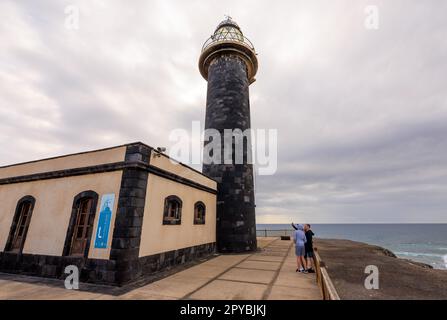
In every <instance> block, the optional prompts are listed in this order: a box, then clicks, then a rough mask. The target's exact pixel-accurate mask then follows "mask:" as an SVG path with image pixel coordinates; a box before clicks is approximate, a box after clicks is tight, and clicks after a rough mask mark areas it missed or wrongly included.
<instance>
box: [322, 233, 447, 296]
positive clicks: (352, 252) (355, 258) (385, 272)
mask: <svg viewBox="0 0 447 320" xmlns="http://www.w3.org/2000/svg"><path fill="white" fill-rule="evenodd" d="M315 247H316V248H317V251H318V253H319V254H320V256H321V259H322V260H323V262H324V263H325V265H326V267H327V271H328V273H329V276H330V277H331V279H332V282H333V283H334V286H335V287H336V289H337V291H338V294H339V296H340V298H341V299H393V300H394V299H447V270H434V269H432V268H431V267H430V266H428V265H424V264H421V263H417V262H412V261H410V260H405V259H399V258H396V257H395V255H394V254H393V253H392V252H390V251H389V250H386V249H384V248H381V247H377V246H372V245H368V244H365V243H360V242H354V241H349V240H332V239H317V240H315ZM368 265H375V266H377V267H378V270H379V289H378V290H367V289H366V288H365V285H364V283H365V279H366V277H367V276H368V274H366V273H365V268H366V266H368Z"/></svg>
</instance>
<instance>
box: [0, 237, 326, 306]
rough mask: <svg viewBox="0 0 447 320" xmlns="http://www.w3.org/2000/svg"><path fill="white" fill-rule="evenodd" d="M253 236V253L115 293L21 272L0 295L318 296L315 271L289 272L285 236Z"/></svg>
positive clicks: (0, 284) (3, 282) (291, 259)
mask: <svg viewBox="0 0 447 320" xmlns="http://www.w3.org/2000/svg"><path fill="white" fill-rule="evenodd" d="M258 241H259V243H258V244H259V247H260V248H262V250H261V251H259V252H257V253H254V254H242V255H221V256H218V257H216V258H213V259H210V260H208V261H206V262H203V263H201V264H199V265H196V266H193V267H191V268H188V269H186V270H183V271H181V272H178V273H175V274H173V275H171V276H169V277H167V278H164V279H162V280H159V281H156V282H153V283H151V284H148V285H145V286H142V287H140V288H137V289H134V290H132V291H129V292H127V293H124V294H121V295H111V294H103V293H93V292H86V291H79V290H66V289H64V288H63V283H62V282H61V281H53V282H52V283H51V285H50V281H48V280H42V279H41V278H32V277H26V281H23V279H24V277H20V276H10V275H7V276H6V275H4V274H3V275H1V276H0V299H142V300H154V299H156V300H161V299H165V300H166V299H168V300H170V299H194V300H195V299H197V300H202V299H216V300H235V299H238V300H239V299H240V300H259V299H271V300H304V299H312V300H319V299H321V295H320V291H319V289H318V287H317V284H316V281H315V275H314V274H299V273H296V272H295V269H296V267H295V265H296V262H295V255H294V249H293V247H292V243H291V242H290V241H281V240H279V239H277V238H260V239H259V240H258ZM90 287H92V286H90ZM81 289H82V284H81ZM98 290H100V287H99V286H98Z"/></svg>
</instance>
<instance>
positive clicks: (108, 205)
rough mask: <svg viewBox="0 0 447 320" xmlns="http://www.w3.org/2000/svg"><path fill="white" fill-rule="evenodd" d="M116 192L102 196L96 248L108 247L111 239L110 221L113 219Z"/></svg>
mask: <svg viewBox="0 0 447 320" xmlns="http://www.w3.org/2000/svg"><path fill="white" fill-rule="evenodd" d="M114 204H115V194H113V193H111V194H105V195H103V196H102V198H101V206H100V208H101V211H100V213H99V220H98V227H97V229H96V240H95V248H99V249H106V248H107V243H108V240H109V230H110V223H111V221H112V214H113V212H112V211H113V206H114Z"/></svg>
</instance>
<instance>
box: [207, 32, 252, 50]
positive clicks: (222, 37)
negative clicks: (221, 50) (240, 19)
mask: <svg viewBox="0 0 447 320" xmlns="http://www.w3.org/2000/svg"><path fill="white" fill-rule="evenodd" d="M220 42H233V43H237V44H242V45H243V46H245V47H247V48H249V49H250V50H252V51H253V52H255V47H254V46H253V44H252V43H251V41H250V40H249V39H248V38H247V37H246V36H244V35H242V34H241V33H238V32H234V31H228V32H226V33H224V34H222V33H219V34H215V35H212V36H211V37H210V38H208V40H206V41H205V43H204V44H203V47H202V52H203V51H205V50H206V49H208V48H209V47H211V46H213V45H215V44H217V43H220Z"/></svg>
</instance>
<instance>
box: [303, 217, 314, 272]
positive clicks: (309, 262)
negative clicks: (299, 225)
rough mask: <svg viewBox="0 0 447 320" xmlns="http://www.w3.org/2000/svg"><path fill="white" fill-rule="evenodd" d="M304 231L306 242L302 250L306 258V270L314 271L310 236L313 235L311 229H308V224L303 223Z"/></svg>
mask: <svg viewBox="0 0 447 320" xmlns="http://www.w3.org/2000/svg"><path fill="white" fill-rule="evenodd" d="M304 232H305V235H306V239H307V241H306V244H305V245H304V250H305V251H306V254H305V259H306V267H307V272H309V273H314V272H315V270H314V269H313V262H314V247H313V242H312V238H313V236H314V235H315V234H314V233H313V232H312V230H311V229H310V224H305V225H304Z"/></svg>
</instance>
